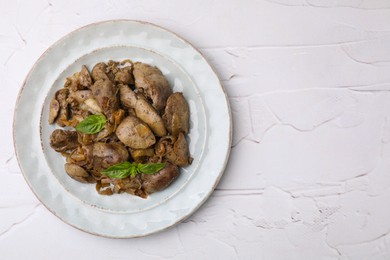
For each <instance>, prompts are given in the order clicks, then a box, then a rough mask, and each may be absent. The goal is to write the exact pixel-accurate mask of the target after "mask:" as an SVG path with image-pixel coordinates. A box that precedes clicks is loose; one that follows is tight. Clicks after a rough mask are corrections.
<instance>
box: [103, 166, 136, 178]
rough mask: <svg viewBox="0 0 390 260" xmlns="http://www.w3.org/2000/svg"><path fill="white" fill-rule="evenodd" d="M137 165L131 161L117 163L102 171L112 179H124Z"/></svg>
mask: <svg viewBox="0 0 390 260" xmlns="http://www.w3.org/2000/svg"><path fill="white" fill-rule="evenodd" d="M135 168H136V166H135V165H134V164H132V163H129V162H123V163H118V164H115V165H113V166H111V167H108V168H107V169H105V170H103V171H102V174H104V175H106V176H107V177H109V178H112V179H123V178H126V177H128V176H129V175H130V174H131V173H132V171H133V169H135Z"/></svg>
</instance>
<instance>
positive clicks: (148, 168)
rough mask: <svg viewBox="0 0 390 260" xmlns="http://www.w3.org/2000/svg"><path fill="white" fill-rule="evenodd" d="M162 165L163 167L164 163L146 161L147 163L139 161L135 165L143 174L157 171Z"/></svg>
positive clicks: (162, 167)
mask: <svg viewBox="0 0 390 260" xmlns="http://www.w3.org/2000/svg"><path fill="white" fill-rule="evenodd" d="M164 167H165V163H148V164H142V163H139V164H138V165H137V169H138V171H139V172H141V173H144V174H153V173H156V172H159V171H161V170H162V169H164Z"/></svg>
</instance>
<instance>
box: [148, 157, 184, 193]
mask: <svg viewBox="0 0 390 260" xmlns="http://www.w3.org/2000/svg"><path fill="white" fill-rule="evenodd" d="M177 176H179V168H178V167H177V166H175V165H173V164H170V163H166V165H165V167H164V169H162V170H161V171H159V172H157V173H155V174H142V175H141V178H142V180H143V183H142V188H143V190H144V191H145V192H146V193H147V194H151V193H153V192H156V191H160V190H163V189H165V188H166V187H168V185H169V184H171V183H172V181H173V180H175V179H176V178H177Z"/></svg>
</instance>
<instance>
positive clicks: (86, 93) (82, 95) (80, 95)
mask: <svg viewBox="0 0 390 260" xmlns="http://www.w3.org/2000/svg"><path fill="white" fill-rule="evenodd" d="M91 86H92V84H91ZM88 98H93V95H92V91H91V90H78V91H72V92H70V94H69V97H68V102H69V99H72V100H75V101H76V102H77V103H78V104H81V103H83V102H84V101H85V100H87V99H88Z"/></svg>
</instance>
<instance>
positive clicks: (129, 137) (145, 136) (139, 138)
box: [116, 116, 156, 149]
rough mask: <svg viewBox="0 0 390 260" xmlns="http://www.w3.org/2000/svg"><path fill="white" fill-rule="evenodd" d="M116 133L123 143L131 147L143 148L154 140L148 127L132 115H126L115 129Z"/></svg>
mask: <svg viewBox="0 0 390 260" xmlns="http://www.w3.org/2000/svg"><path fill="white" fill-rule="evenodd" d="M116 135H117V136H118V138H119V140H120V141H121V142H122V143H124V144H125V145H127V146H129V147H130V148H133V149H145V148H148V147H150V146H151V145H153V144H154V143H155V142H156V138H155V137H154V135H153V133H152V131H151V130H150V128H149V127H148V126H147V125H146V124H144V123H143V122H142V121H141V120H139V119H138V118H137V117H134V116H128V117H126V118H125V119H123V121H122V123H121V124H120V125H119V126H118V128H117V129H116Z"/></svg>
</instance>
